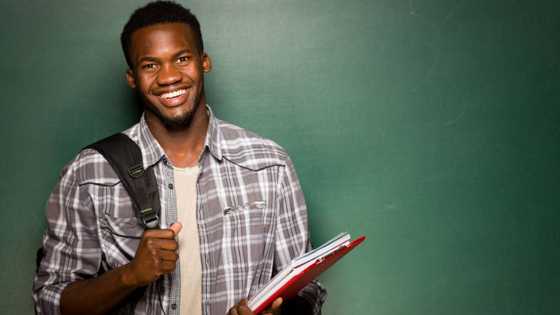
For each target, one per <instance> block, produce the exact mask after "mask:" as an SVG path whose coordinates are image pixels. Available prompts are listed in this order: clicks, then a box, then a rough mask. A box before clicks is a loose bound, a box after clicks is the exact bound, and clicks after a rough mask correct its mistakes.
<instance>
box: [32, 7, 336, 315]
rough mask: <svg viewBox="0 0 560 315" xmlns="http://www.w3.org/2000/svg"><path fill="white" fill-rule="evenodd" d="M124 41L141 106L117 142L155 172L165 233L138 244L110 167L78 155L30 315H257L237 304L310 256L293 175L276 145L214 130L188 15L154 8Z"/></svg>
mask: <svg viewBox="0 0 560 315" xmlns="http://www.w3.org/2000/svg"><path fill="white" fill-rule="evenodd" d="M121 41H122V46H123V50H124V54H125V57H126V60H127V63H128V65H129V70H128V71H127V73H126V78H127V81H128V84H129V85H130V87H131V88H133V89H135V90H136V91H137V93H138V94H139V96H140V99H141V100H142V103H143V106H144V114H143V115H142V117H141V119H140V122H139V123H138V124H136V125H134V126H133V127H131V128H130V129H128V130H126V131H124V132H123V133H124V134H125V135H127V136H128V137H129V138H130V139H132V140H133V141H134V142H135V143H136V144H137V145H138V147H139V148H140V150H141V152H142V158H143V167H144V168H145V169H148V168H152V169H153V170H154V173H155V176H156V180H157V182H158V190H159V197H160V202H161V214H160V218H161V219H160V221H161V222H160V227H159V228H156V229H150V230H144V227H143V226H142V225H141V224H140V222H139V220H138V218H137V217H136V216H135V212H134V210H133V206H132V200H131V198H130V197H129V195H128V194H127V192H126V190H125V188H124V186H123V184H122V183H121V181H120V180H119V178H118V177H117V175H116V173H115V172H114V170H113V169H112V168H111V167H110V165H109V164H108V162H107V161H106V160H105V159H104V158H103V156H102V155H100V154H99V153H98V152H97V151H95V150H92V149H85V150H83V151H81V152H80V153H79V154H78V155H77V157H76V158H75V159H74V160H72V161H71V162H70V163H69V164H67V165H66V167H65V168H64V169H63V171H62V176H61V178H60V181H59V183H58V184H57V186H56V187H55V189H54V191H53V193H52V194H51V197H50V198H49V202H48V206H47V210H46V212H47V220H48V229H47V231H46V232H45V236H44V240H43V248H44V250H45V256H44V258H43V259H42V261H41V264H40V267H39V270H38V272H37V275H36V277H35V281H34V288H33V298H34V301H35V305H36V311H37V312H38V313H39V314H59V313H61V314H107V313H119V314H166V315H171V314H190V315H196V314H205V315H222V314H226V313H229V314H231V315H235V314H239V315H245V314H252V312H251V311H250V310H249V308H248V307H247V306H246V301H245V299H246V298H247V297H250V296H251V295H253V294H254V293H255V292H256V290H257V289H258V288H260V287H262V286H263V285H264V284H265V283H266V282H267V281H269V280H270V279H271V277H272V276H273V275H274V274H275V273H276V272H278V271H279V270H281V269H282V268H284V267H285V266H286V265H287V264H289V262H290V260H291V259H292V258H293V257H295V256H298V255H300V254H302V253H304V252H305V251H306V249H308V245H309V239H308V230H307V210H306V206H305V201H304V199H303V195H302V192H301V188H300V185H299V182H298V179H297V176H296V173H295V170H294V168H293V165H292V162H291V161H290V159H289V157H288V155H287V154H286V152H285V151H284V150H283V149H282V148H281V147H279V146H278V145H276V144H275V143H274V142H272V141H270V140H266V139H263V138H261V137H259V136H257V135H255V134H252V133H250V132H248V131H246V130H244V129H242V128H239V127H237V126H234V125H231V124H228V123H226V122H223V121H221V120H219V119H217V118H216V117H214V115H213V114H212V111H211V110H210V108H209V107H208V106H207V105H206V99H205V95H204V73H206V72H209V71H210V70H211V68H212V63H211V60H210V57H209V56H208V55H207V54H206V53H205V52H204V48H203V42H202V36H201V33H200V26H199V23H198V21H197V19H196V17H195V16H194V15H192V14H191V13H190V11H189V10H187V9H185V8H183V7H182V6H180V5H178V4H175V3H173V2H164V1H158V2H153V3H150V4H148V5H146V6H145V7H143V8H140V9H138V10H136V11H135V12H134V13H133V15H132V16H131V17H130V20H129V21H128V23H127V24H126V25H125V27H124V29H123V33H122V35H121ZM175 222H177V223H175ZM166 227H168V228H166ZM324 298H325V291H324V290H323V289H322V288H321V287H320V285H319V284H318V283H316V282H313V283H311V284H309V285H308V286H307V287H306V288H304V289H303V290H302V291H301V292H300V294H299V295H298V297H296V298H294V299H293V300H289V301H281V299H279V300H277V301H275V302H274V303H273V305H272V307H271V309H269V310H268V311H267V312H270V313H274V314H279V313H280V311H282V313H284V314H288V315H289V314H296V313H298V314H318V313H320V309H321V305H322V303H323V301H324ZM228 310H229V311H228Z"/></svg>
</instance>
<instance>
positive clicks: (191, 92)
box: [127, 23, 211, 128]
mask: <svg viewBox="0 0 560 315" xmlns="http://www.w3.org/2000/svg"><path fill="white" fill-rule="evenodd" d="M129 54H130V58H131V61H132V69H130V70H129V71H128V72H127V81H128V84H129V85H130V86H131V87H132V88H134V89H136V90H137V91H138V93H139V94H140V96H141V98H142V101H143V102H144V106H145V109H146V110H148V111H150V112H151V113H153V114H154V115H155V116H156V117H157V118H158V119H159V120H160V121H161V122H162V123H163V124H164V125H166V126H167V127H170V128H181V127H185V126H188V125H189V124H190V121H191V119H192V116H193V114H194V113H195V111H196V109H197V108H198V107H199V106H200V105H201V104H200V103H201V96H202V93H203V81H204V76H203V72H208V71H210V68H211V62H210V58H209V57H208V56H207V55H206V54H204V53H203V52H201V51H199V48H198V46H197V44H196V36H195V33H194V32H193V31H192V30H191V28H190V27H189V26H188V25H186V24H184V23H165V24H156V25H152V26H148V27H144V28H141V29H139V30H137V31H135V32H134V33H133V34H132V38H131V46H130V50H129Z"/></svg>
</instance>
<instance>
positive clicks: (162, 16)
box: [121, 1, 204, 69]
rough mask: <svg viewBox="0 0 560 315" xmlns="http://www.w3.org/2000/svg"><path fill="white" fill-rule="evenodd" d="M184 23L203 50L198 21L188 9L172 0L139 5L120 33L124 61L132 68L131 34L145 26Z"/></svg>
mask: <svg viewBox="0 0 560 315" xmlns="http://www.w3.org/2000/svg"><path fill="white" fill-rule="evenodd" d="M175 22H179V23H185V24H187V25H188V26H190V28H191V29H192V30H193V31H194V34H195V36H196V39H197V44H198V49H199V52H200V53H202V52H204V44H203V43H202V34H201V32H200V23H198V19H197V18H196V16H194V14H192V13H191V11H190V10H189V9H186V8H185V7H183V6H182V5H180V4H178V3H175V2H173V1H154V2H150V3H148V4H146V5H145V6H143V7H140V8H138V9H136V10H135V11H134V13H132V15H131V16H130V18H129V19H128V22H126V24H125V25H124V28H123V30H122V33H121V45H122V49H123V52H124V57H125V58H126V63H127V64H128V66H129V67H130V68H131V69H132V61H131V60H130V56H129V55H128V53H129V50H130V44H131V38H132V34H133V33H134V32H135V31H137V30H138V29H141V28H143V27H146V26H151V25H155V24H161V23H175Z"/></svg>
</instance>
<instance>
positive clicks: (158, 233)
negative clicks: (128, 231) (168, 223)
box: [144, 229, 175, 239]
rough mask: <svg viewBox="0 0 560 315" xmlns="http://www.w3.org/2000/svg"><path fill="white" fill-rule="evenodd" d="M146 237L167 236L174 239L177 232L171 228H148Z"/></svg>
mask: <svg viewBox="0 0 560 315" xmlns="http://www.w3.org/2000/svg"><path fill="white" fill-rule="evenodd" d="M144 238H165V239H172V238H175V234H174V232H173V230H171V229H165V230H161V229H152V230H146V231H145V232H144Z"/></svg>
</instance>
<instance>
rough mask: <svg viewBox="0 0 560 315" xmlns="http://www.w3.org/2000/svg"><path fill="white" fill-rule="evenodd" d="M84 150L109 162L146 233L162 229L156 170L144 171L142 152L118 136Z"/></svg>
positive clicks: (38, 260) (41, 252)
mask: <svg viewBox="0 0 560 315" xmlns="http://www.w3.org/2000/svg"><path fill="white" fill-rule="evenodd" d="M84 149H93V150H96V151H97V152H99V153H100V154H101V155H103V157H104V158H105V159H106V160H107V162H109V164H110V165H111V167H112V168H113V170H114V171H115V173H116V174H117V176H118V177H119V179H120V180H121V182H122V184H123V186H124V188H125V189H126V192H127V193H128V195H129V196H130V198H131V199H132V204H133V207H134V212H135V213H136V217H137V218H138V219H139V221H140V222H141V223H142V225H144V227H145V228H146V229H154V228H157V227H159V215H160V207H161V205H160V200H159V191H158V185H157V181H156V177H155V174H154V170H153V168H151V167H150V168H148V169H144V167H143V164H142V152H141V151H140V148H139V147H138V145H137V144H136V143H135V142H134V141H132V140H131V139H130V138H129V137H128V136H126V135H124V134H122V133H117V134H114V135H112V136H109V137H107V138H105V139H102V140H100V141H98V142H95V143H93V144H90V145H88V146H87V147H85V148H84ZM44 256H45V253H44V250H43V248H42V247H41V248H39V249H38V250H37V254H36V261H35V263H36V265H35V268H36V271H35V272H38V271H39V266H40V264H41V260H42V259H43V257H44Z"/></svg>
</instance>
